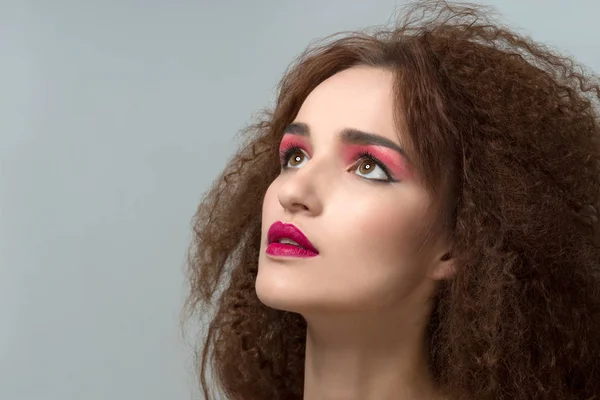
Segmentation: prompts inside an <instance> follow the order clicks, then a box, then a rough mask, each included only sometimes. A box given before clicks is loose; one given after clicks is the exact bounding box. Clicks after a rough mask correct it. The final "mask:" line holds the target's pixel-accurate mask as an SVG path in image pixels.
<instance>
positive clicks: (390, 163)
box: [344, 145, 411, 179]
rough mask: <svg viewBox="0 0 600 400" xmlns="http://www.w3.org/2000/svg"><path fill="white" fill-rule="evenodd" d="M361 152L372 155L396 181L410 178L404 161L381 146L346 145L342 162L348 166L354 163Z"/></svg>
mask: <svg viewBox="0 0 600 400" xmlns="http://www.w3.org/2000/svg"><path fill="white" fill-rule="evenodd" d="M361 152H365V153H369V154H372V155H373V156H374V157H376V158H377V159H379V161H381V162H382V163H383V164H384V165H385V166H386V167H387V168H388V169H389V171H390V172H391V174H392V175H393V176H394V178H396V179H400V178H402V179H407V178H410V177H411V174H410V169H409V166H408V164H407V162H406V160H405V159H404V158H403V157H402V156H401V155H400V154H398V153H397V152H396V151H394V150H392V149H388V148H387V147H383V146H369V145H348V146H345V148H344V161H345V162H346V163H348V164H350V163H352V162H354V161H356V160H357V158H358V154H360V153H361Z"/></svg>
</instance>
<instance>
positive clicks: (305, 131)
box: [284, 122, 409, 161]
mask: <svg viewBox="0 0 600 400" xmlns="http://www.w3.org/2000/svg"><path fill="white" fill-rule="evenodd" d="M284 133H290V134H292V135H300V136H306V137H310V128H309V127H308V125H307V124H305V123H302V122H293V123H291V124H290V125H288V126H287V128H285V130H284ZM341 136H342V141H343V142H344V143H349V144H362V145H374V146H383V147H387V148H388V149H392V150H394V151H396V152H398V153H399V154H400V155H401V156H402V157H404V158H405V159H406V160H407V161H409V158H408V155H407V154H406V151H405V150H404V149H403V148H402V147H400V146H398V145H397V144H396V143H394V142H393V141H391V140H390V139H388V138H386V137H383V136H380V135H377V134H375V133H368V132H363V131H361V130H358V129H354V128H344V129H342V132H341Z"/></svg>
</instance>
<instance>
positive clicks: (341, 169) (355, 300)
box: [256, 67, 449, 313]
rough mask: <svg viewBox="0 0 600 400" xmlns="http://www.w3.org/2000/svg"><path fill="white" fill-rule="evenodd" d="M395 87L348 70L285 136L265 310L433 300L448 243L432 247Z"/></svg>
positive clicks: (265, 270) (275, 187)
mask: <svg viewBox="0 0 600 400" xmlns="http://www.w3.org/2000/svg"><path fill="white" fill-rule="evenodd" d="M392 85H393V75H392V73H391V72H389V71H386V70H383V69H376V68H371V67H353V68H350V69H348V70H345V71H342V72H340V73H338V74H336V75H334V76H332V77H331V78H329V79H327V80H326V81H324V82H323V83H321V84H320V85H319V86H318V87H317V88H315V89H314V90H313V92H312V93H311V94H310V95H309V96H308V97H307V99H306V100H305V102H304V103H303V105H302V107H301V109H300V111H299V113H298V115H297V117H296V119H295V121H294V123H292V124H291V125H290V126H289V128H288V129H287V130H286V133H285V134H284V136H283V138H282V140H281V147H280V152H281V164H282V171H281V174H280V175H279V176H278V177H277V178H276V179H275V180H274V181H273V183H272V184H271V185H270V187H269V188H268V190H267V192H266V195H265V198H264V203H263V214H262V241H261V249H260V256H259V262H258V267H259V268H258V277H257V281H256V291H257V294H258V297H259V298H260V300H261V301H262V302H263V303H264V304H266V305H267V306H270V307H273V308H277V309H283V310H288V311H293V312H300V313H303V312H313V311H316V312H318V311H361V310H369V309H381V308H388V307H393V306H396V305H401V304H403V303H407V302H408V303H411V301H410V299H411V298H412V299H415V297H419V298H422V297H423V296H429V295H431V294H432V293H431V292H432V289H433V288H434V287H435V286H434V282H435V280H438V279H442V278H444V277H445V274H447V273H448V271H449V266H448V265H446V264H448V263H449V261H441V260H440V259H441V258H442V256H443V255H444V254H445V253H446V252H447V251H448V250H449V249H448V248H447V247H446V244H445V243H443V242H442V241H441V240H439V239H435V238H432V237H430V238H429V239H428V240H425V239H426V236H427V233H428V228H429V226H430V224H429V222H430V221H431V216H430V214H431V213H430V212H429V207H430V205H431V199H430V196H429V195H428V193H427V192H426V190H425V188H424V187H423V186H422V184H421V183H420V182H419V179H418V177H417V176H416V175H415V172H414V171H412V170H411V167H410V164H409V161H408V159H407V156H406V154H405V150H404V149H405V146H403V144H402V132H399V130H398V129H397V127H396V126H395V124H394V101H393V93H392ZM428 221H429V222H428ZM278 222H279V224H278ZM281 223H283V224H284V225H281ZM273 224H275V225H273ZM285 224H292V225H293V227H292V226H289V225H285ZM272 226H273V228H271V227H272ZM294 227H296V228H297V229H298V230H299V231H300V232H302V233H301V234H299V233H298V232H297V231H296V230H295V229H294ZM302 235H304V236H305V237H306V239H308V241H309V242H310V244H312V247H313V248H311V246H310V245H308V244H307V243H305V242H302V237H301V236H302ZM286 239H290V240H293V241H294V242H297V243H299V244H301V245H303V247H298V246H295V245H294V243H293V242H289V241H288V240H286ZM282 240H283V243H280V241H282ZM289 243H291V244H289ZM315 250H316V251H315Z"/></svg>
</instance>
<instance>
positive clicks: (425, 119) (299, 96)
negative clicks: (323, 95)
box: [187, 2, 600, 400]
mask: <svg viewBox="0 0 600 400" xmlns="http://www.w3.org/2000/svg"><path fill="white" fill-rule="evenodd" d="M355 65H369V66H375V67H381V68H388V69H391V70H393V71H394V72H395V73H396V76H397V77H398V79H397V84H396V87H395V93H397V96H398V97H397V100H398V101H397V105H398V113H399V114H398V118H399V119H400V120H401V121H402V124H403V126H404V127H405V128H406V132H407V135H408V137H409V141H410V145H411V149H410V150H411V152H412V153H413V154H414V159H415V160H416V163H417V166H416V167H417V170H418V171H419V175H420V176H421V177H422V178H423V180H424V184H425V185H426V187H427V188H428V189H429V190H430V192H431V193H432V194H433V195H434V196H435V198H437V199H440V204H439V206H440V207H438V211H439V216H440V220H443V221H444V222H445V224H444V226H445V228H446V230H447V231H448V232H449V233H448V234H449V236H450V238H451V241H452V243H453V252H452V256H453V257H454V258H455V260H456V265H457V267H458V268H457V272H456V275H455V276H454V277H453V279H452V280H451V281H449V282H447V283H446V285H445V286H444V287H443V288H442V289H441V290H440V292H439V294H438V300H437V304H436V307H435V310H434V313H433V314H432V316H431V321H430V325H429V327H430V329H429V332H430V335H429V343H430V349H431V351H430V355H431V360H430V362H431V370H432V374H433V376H434V378H435V379H436V381H437V382H438V383H439V386H440V388H441V389H443V390H444V391H445V393H446V394H447V395H448V397H449V398H450V399H475V398H476V399H513V400H517V399H538V398H539V399H542V398H543V399H575V398H577V399H592V398H594V399H597V398H598V396H600V309H599V305H600V277H599V272H600V270H599V261H600V250H599V246H598V243H597V233H598V216H597V211H598V206H599V204H598V202H599V189H600V182H599V180H600V163H599V161H600V124H599V116H598V106H599V99H600V87H599V84H598V80H597V78H596V77H594V76H593V75H592V74H590V73H587V72H585V71H584V70H583V69H582V68H581V67H580V66H579V65H578V64H576V63H574V62H573V61H572V60H571V59H569V58H566V57H562V56H560V55H557V54H556V53H554V52H553V51H551V50H549V49H547V48H546V47H544V46H542V45H540V44H536V43H534V42H533V41H532V40H530V39H528V38H525V37H523V36H520V35H518V34H516V33H514V32H512V31H510V30H509V29H507V28H504V27H501V26H500V25H499V24H497V23H495V22H494V20H493V19H492V18H491V17H490V16H489V14H488V13H487V12H486V10H485V9H483V8H479V7H475V6H472V5H449V4H447V3H445V2H420V3H418V4H415V5H412V6H411V8H409V9H407V10H406V12H405V14H404V18H403V19H402V20H400V22H399V23H398V24H397V25H396V26H395V27H394V28H393V29H389V30H388V29H379V30H377V31H375V32H370V33H369V32H367V31H365V32H355V33H345V34H343V36H342V37H340V36H337V35H336V36H333V37H330V38H327V39H326V40H325V42H323V43H321V44H319V45H314V46H312V47H311V48H309V49H308V50H307V51H306V52H305V53H304V54H302V55H301V56H300V58H299V59H298V60H297V62H296V63H295V64H294V65H293V66H292V67H291V68H290V69H289V71H288V72H287V73H286V75H285V77H284V78H283V80H282V81H281V84H280V87H279V96H278V99H277V103H276V107H275V109H274V110H273V111H272V112H265V114H264V115H263V118H262V119H261V120H260V121H259V122H258V123H256V124H255V125H253V126H251V127H250V128H248V129H247V130H246V131H245V133H246V135H247V141H246V142H245V143H244V145H243V146H242V148H241V149H240V151H239V152H238V153H237V155H236V156H235V157H234V158H233V160H231V162H230V163H229V165H228V167H227V168H226V170H225V171H224V172H223V174H222V175H221V177H220V178H219V179H218V180H217V181H216V182H215V184H214V185H213V187H212V188H211V190H210V191H209V192H208V194H207V195H206V197H205V198H204V199H203V201H202V203H201V205H200V207H199V209H198V212H197V214H196V216H195V219H194V233H195V236H194V241H193V243H192V246H191V248H190V257H189V276H190V282H191V294H190V297H189V299H188V303H187V310H188V311H190V313H193V312H198V313H203V312H207V311H209V310H210V309H209V307H208V306H209V305H214V306H216V309H215V310H214V311H215V314H214V316H213V318H212V321H211V322H210V325H209V327H208V332H207V338H206V341H205V343H204V348H203V352H202V353H201V354H200V355H199V356H198V363H199V374H200V377H201V381H202V386H203V389H204V394H205V396H207V397H209V393H208V384H207V381H206V375H207V369H208V368H210V367H212V369H213V372H214V374H215V378H216V379H215V384H218V385H219V386H220V387H221V388H222V389H223V390H224V392H225V394H226V395H228V396H229V397H230V398H232V399H244V400H249V399H260V400H264V399H285V400H289V399H300V398H302V392H303V378H304V376H303V371H304V345H305V342H304V341H305V328H306V326H305V322H304V320H303V318H302V317H301V316H300V315H297V314H294V313H289V312H284V311H278V310H273V309H270V308H268V307H266V306H264V305H263V304H261V302H260V301H259V300H258V298H257V295H256V293H255V289H254V282H255V278H256V274H257V262H258V249H259V246H260V233H261V206H262V200H263V196H264V194H265V191H266V189H267V187H268V186H269V184H270V183H271V182H272V181H273V179H274V178H275V177H276V176H277V175H278V174H279V172H280V165H279V159H278V144H279V140H280V139H281V136H282V133H283V129H284V127H285V126H286V125H287V124H289V123H290V122H292V121H293V119H294V117H295V115H296V113H297V112H298V110H299V108H300V106H301V104H302V102H303V100H304V99H305V98H306V97H307V95H308V94H309V93H310V92H311V91H312V90H313V89H314V88H315V87H316V86H317V85H319V84H320V83H321V82H323V81H324V80H325V79H327V78H328V77H330V76H332V75H334V74H335V73H337V72H339V71H342V70H344V69H347V68H350V67H352V66H355ZM438 188H444V190H443V191H441V190H439V189H438Z"/></svg>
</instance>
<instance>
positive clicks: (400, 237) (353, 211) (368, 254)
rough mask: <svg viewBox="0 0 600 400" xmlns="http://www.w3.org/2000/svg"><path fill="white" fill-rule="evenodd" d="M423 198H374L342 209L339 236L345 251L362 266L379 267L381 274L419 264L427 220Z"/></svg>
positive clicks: (352, 203) (344, 205)
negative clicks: (391, 269) (359, 261)
mask: <svg viewBox="0 0 600 400" xmlns="http://www.w3.org/2000/svg"><path fill="white" fill-rule="evenodd" d="M422 200H423V199H420V198H417V197H416V196H411V195H410V193H407V194H406V196H403V195H395V196H385V195H381V196H376V197H375V196H371V197H364V198H362V199H357V198H355V201H354V202H346V203H345V204H343V205H341V206H340V209H339V212H343V213H344V214H338V218H336V219H338V220H340V219H342V218H341V216H342V215H346V216H351V217H347V218H344V219H342V221H343V222H342V223H340V224H339V225H338V228H336V231H337V232H336V237H338V238H340V239H339V242H340V243H344V244H345V246H346V247H345V252H348V248H349V247H350V246H351V247H350V248H351V249H352V250H351V251H350V253H349V254H348V255H349V256H350V257H352V258H354V259H357V260H358V259H360V260H361V261H362V263H365V262H368V263H369V264H371V265H377V266H378V267H380V268H381V272H385V269H386V268H389V266H390V265H391V266H394V268H395V266H397V265H400V264H401V265H405V266H406V267H407V268H409V269H410V268H411V267H410V266H411V265H413V264H416V261H417V260H416V259H417V256H418V251H419V249H420V247H421V244H422V239H421V238H422V237H423V235H424V230H425V227H426V226H425V224H424V221H425V220H426V209H425V208H424V206H423V203H424V202H423V201H422Z"/></svg>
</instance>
